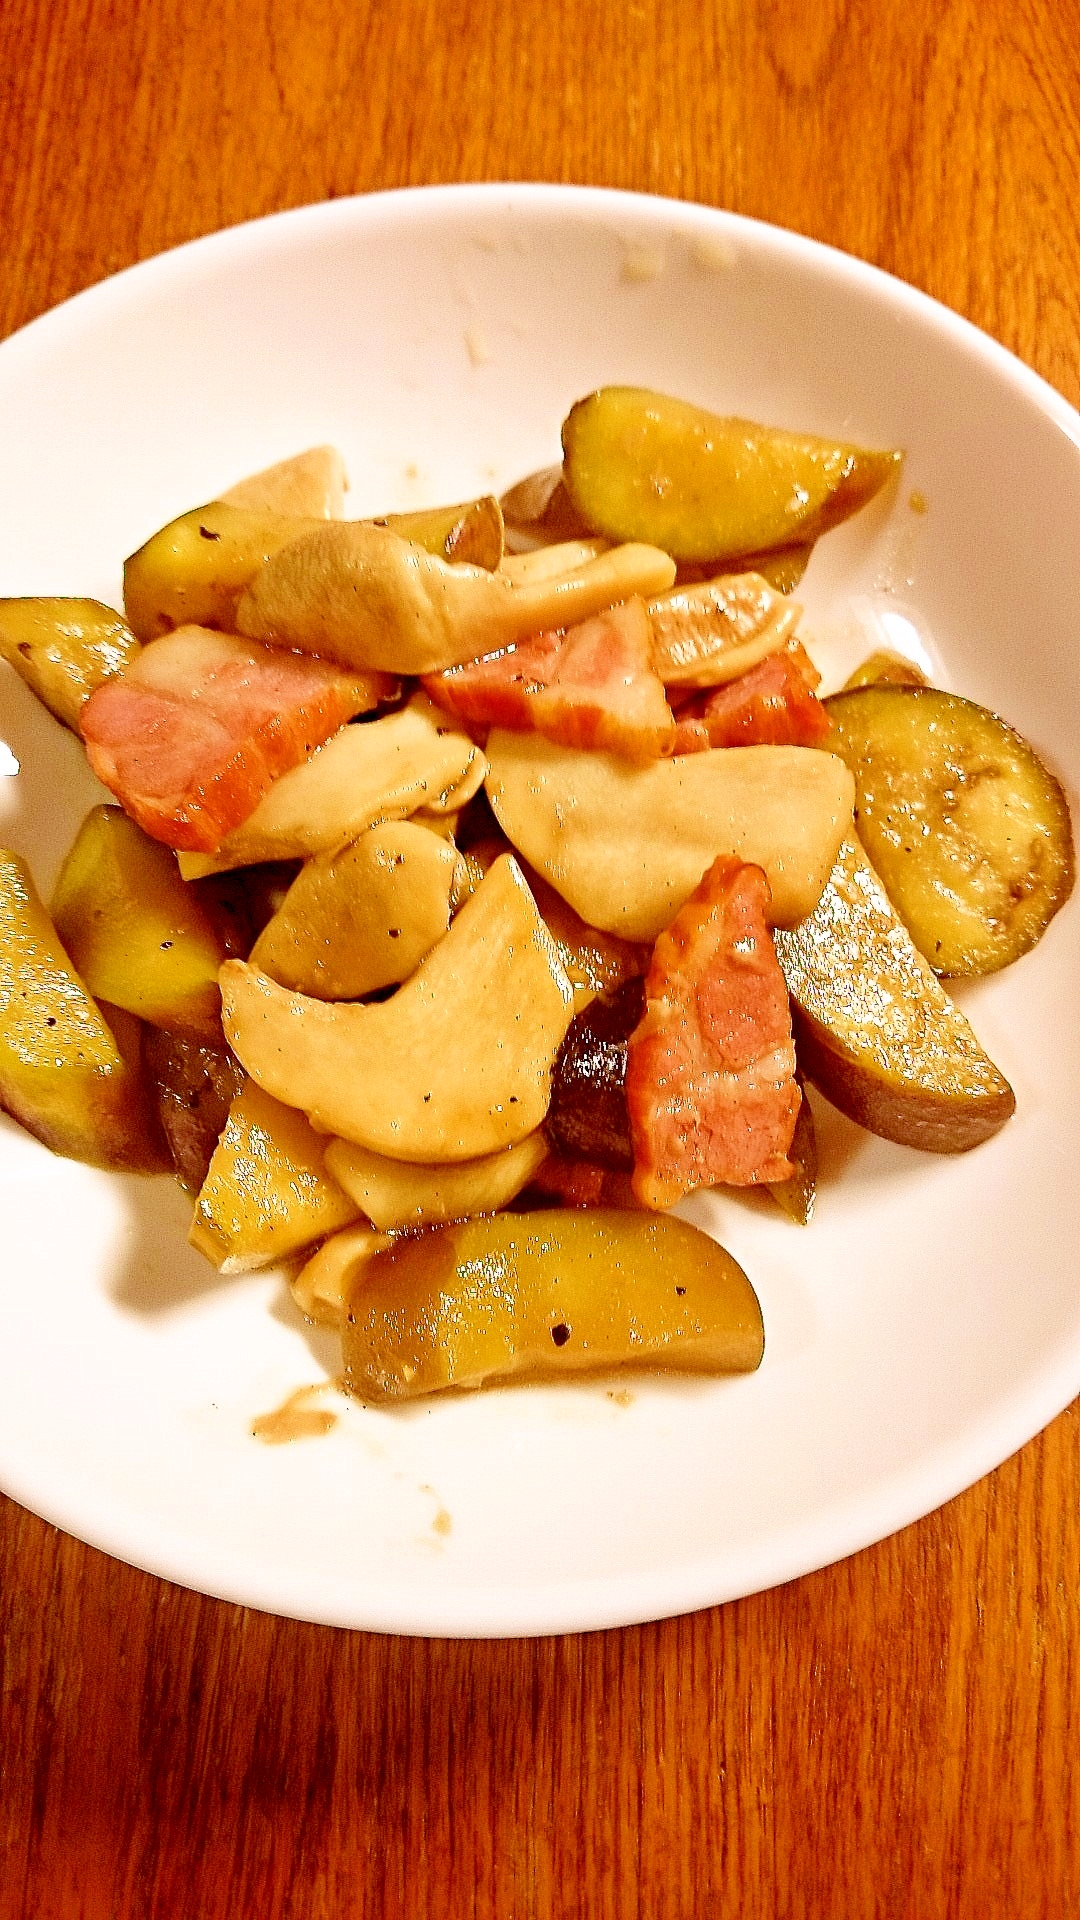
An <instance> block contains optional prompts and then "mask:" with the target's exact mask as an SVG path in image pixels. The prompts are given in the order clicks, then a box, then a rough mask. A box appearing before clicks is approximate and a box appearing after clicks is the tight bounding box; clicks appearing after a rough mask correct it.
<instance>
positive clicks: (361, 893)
mask: <svg viewBox="0 0 1080 1920" xmlns="http://www.w3.org/2000/svg"><path fill="white" fill-rule="evenodd" d="M460 863H461V856H460V854H459V853H458V852H457V849H456V848H455V847H454V846H453V845H452V844H451V842H450V841H448V840H444V839H442V838H440V836H439V835H438V834H437V833H433V832H432V831H431V828H430V827H422V826H417V825H416V823H415V822H414V821H412V820H389V821H385V822H384V823H382V824H381V825H379V826H377V827H370V828H369V829H368V831H367V833H362V834H361V835H360V838H359V839H358V840H355V841H354V842H353V844H352V846H350V847H344V848H342V850H341V852H340V853H321V854H317V855H316V856H315V858H314V859H312V860H307V861H305V863H304V865H303V866H302V867H301V869H300V872H299V873H298V874H297V876H296V879H295V880H294V881H293V883H292V886H291V887H290V888H289V891H288V893H287V894H286V895H285V898H284V900H283V901H282V904H281V906H280V907H279V909H278V911H277V912H276V913H275V914H274V916H273V918H272V919H271V920H269V921H268V922H267V924H266V926H265V927H264V928H263V930H262V932H261V933H260V935H259V937H258V939H257V940H256V942H255V945H254V946H253V947H252V949H251V953H250V954H249V956H248V958H249V959H250V961H251V964H252V966H255V967H258V968H259V969H260V971H261V972H263V973H267V974H269V976H270V978H271V980H276V981H277V982H278V985H279V986H282V987H292V988H293V989H294V991H296V992H297V993H309V994H314V996H315V998H316V999H318V1000H360V999H362V998H363V996H364V995H365V994H368V993H374V992H376V991H377V990H378V988H380V987H389V986H397V985H398V984H399V983H400V982H401V981H402V980H407V979H408V977H409V975H410V973H412V972H413V971H414V970H415V968H417V967H418V966H419V965H420V962H421V960H422V959H423V958H424V956H425V954H427V953H430V951H431V949H432V947H433V946H434V945H435V942H436V941H437V940H441V939H442V937H443V935H444V934H445V933H446V930H447V928H448V927H449V925H450V911H451V900H452V897H453V895H454V887H455V878H456V875H457V870H458V867H459V865H460Z"/></svg>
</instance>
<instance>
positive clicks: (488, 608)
mask: <svg viewBox="0 0 1080 1920" xmlns="http://www.w3.org/2000/svg"><path fill="white" fill-rule="evenodd" d="M674 578H675V566H674V562H673V561H671V560H669V558H668V556H667V554H665V553H661V552H660V550H659V549H658V548H656V547H648V546H641V545H632V544H631V545H626V546H623V547H615V548H612V550H611V551H610V552H608V553H602V554H600V555H599V556H598V557H597V558H595V559H591V560H589V561H587V562H586V564H585V565H584V566H579V567H575V568H572V569H570V570H569V571H568V572H566V573H565V574H560V575H559V576H557V577H556V578H553V579H548V578H542V579H540V580H538V581H535V582H528V581H527V582H525V583H524V584H522V585H521V586H517V585H515V584H514V582H513V581H512V580H510V579H508V578H507V576H506V575H505V574H503V573H501V572H499V573H491V572H487V571H485V569H484V568H482V567H475V566H470V565H466V564H464V563H462V564H451V563H450V562H448V561H446V560H444V559H442V558H441V557H439V556H437V555H435V554H431V553H426V552H425V551H424V550H423V548H422V547H420V546H418V545H416V544H415V542H412V541H409V540H403V539H402V538H401V537H400V535H399V534H397V533H394V532H393V531H392V530H391V529H389V528H388V527H378V526H372V525H369V524H367V523H365V522H363V521H358V520H339V521H334V522H328V523H327V524H326V525H325V526H319V527H316V528H314V529H313V530H311V531H308V532H306V533H304V534H303V535H302V536H301V537H300V538H299V539H297V540H294V541H293V542H291V544H290V545H289V546H287V547H283V548H281V549H280V550H279V551H278V552H276V553H274V554H272V555H271V556H270V557H269V558H268V559H267V561H266V564H265V565H264V566H262V567H260V569H259V571H258V572H257V573H256V574H255V575H254V576H253V578H252V579H251V582H250V585H249V586H248V588H247V591H246V592H245V593H244V595H243V597H242V598H241V600H240V604H239V608H238V610H237V630H238V631H239V632H240V633H243V634H247V635H249V636H250V637H251V638H254V639H261V640H266V641H270V642H272V643H274V644H277V645H279V646H286V647H298V648H300V649H301V650H302V651H303V652H307V653H318V654H322V655H324V656H325V657H327V658H329V659H332V660H338V661H340V662H342V663H343V664H346V665H350V666H357V665H364V666H368V667H380V668H384V669H385V670H386V671H387V672H389V673H411V674H418V673H437V672H440V671H441V670H442V669H443V668H445V667H455V666H460V665H461V664H462V662H463V661H465V660H474V659H476V658H477V656H478V655H480V654H485V653H495V652H497V651H498V650H499V649H500V648H501V647H506V646H512V645H514V644H515V643H516V642H517V641H520V640H523V639H525V638H526V637H527V636H528V635H529V634H533V633H540V632H541V631H543V630H544V629H546V628H549V627H565V626H570V625H571V624H573V623H574V622H575V621H579V620H587V619H589V618H590V617H591V616H592V615H593V614H596V613H601V612H603V610H604V609H605V608H607V607H610V606H614V605H615V604H616V602H617V601H620V600H625V599H627V598H629V596H630V595H631V594H640V595H642V596H648V595H651V594H656V593H662V592H663V591H664V589H665V588H666V587H670V586H671V584H672V582H673V581H674Z"/></svg>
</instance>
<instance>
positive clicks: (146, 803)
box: [79, 627, 394, 852]
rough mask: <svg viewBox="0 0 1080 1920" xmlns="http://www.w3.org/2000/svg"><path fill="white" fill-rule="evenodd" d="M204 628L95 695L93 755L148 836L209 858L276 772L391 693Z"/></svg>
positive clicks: (90, 731) (89, 748)
mask: <svg viewBox="0 0 1080 1920" xmlns="http://www.w3.org/2000/svg"><path fill="white" fill-rule="evenodd" d="M393 685H394V682H393V681H392V680H390V679H389V678H388V677H387V676H386V675H385V674H379V673H350V672H346V671H345V670H344V669H343V668H341V667H338V666H335V665H334V664H333V663H332V662H330V661H326V660H319V659H316V658H314V657H312V656H311V655H308V654H299V653H286V652H284V651H283V650H281V649H279V648H275V647H264V646H261V645H260V644H259V643H258V642H257V641H251V640H238V639H235V638H234V637H233V636H232V635H230V634H225V633H215V632H211V631H210V630H209V629H208V628H205V627H178V628H177V629H176V631H175V632H174V633H170V634H166V635H165V636H164V638H162V639H160V640H154V641H152V642H151V644H150V645H149V646H146V647H144V648H143V649H142V651H141V653H140V654H139V655H138V656H137V658H136V660H135V662H134V664H133V665H132V666H131V667H130V668H129V669H128V671H127V672H126V673H124V674H122V675H119V676H118V677H117V678H115V679H112V680H108V681H106V682H105V683H104V684H103V685H102V686H100V687H98V688H97V689H96V690H95V692H94V693H92V694H91V696H90V698H89V699H88V700H87V702H86V704H85V705H84V707H83V709H82V713H81V715H80V721H79V725H80V731H81V733H82V737H83V740H84V742H85V744H86V754H87V759H88V760H89V762H90V765H91V767H92V768H93V770H94V772H95V773H96V775H97V777H98V779H99V780H100V781H102V783H103V784H104V785H105V786H106V787H108V788H109V791H110V792H111V793H113V794H115V795H116V798H117V799H118V800H119V801H120V802H121V805H122V806H123V807H124V808H125V810H126V811H127V812H128V813H129V814H130V815H131V817H132V819H133V820H137V821H138V823H139V825H140V826H141V827H142V828H143V830H144V832H146V833H148V834H150V835H151V837H152V838H153V839H155V840H163V841H164V842H165V844H166V845H167V846H170V847H177V848H184V849H186V850H190V851H198V852H211V851H212V850H213V849H214V848H215V847H216V846H217V845H218V842H219V841H220V840H221V839H223V837H224V835H225V834H226V833H228V832H229V831H230V829H231V828H233V827H235V826H238V825H239V824H240V822H241V821H242V820H246V818H247V816H248V814H249V813H251V812H252V811H253V809H254V807H255V805H256V804H257V802H258V801H259V800H260V799H261V798H262V796H263V794H264V793H265V792H266V791H267V789H268V788H269V787H270V786H271V785H272V783H273V781H274V780H275V779H276V778H277V776H278V775H279V774H282V773H286V772H288V770H289V769H290V768H291V767H295V766H297V765H299V763H300V761H301V760H305V759H306V758H307V757H308V755H309V754H311V753H313V752H314V750H315V748H316V747H319V746H321V745H322V743H323V741H324V740H327V739H329V737H330V735H331V734H332V733H336V732H337V730H338V728H339V727H341V726H343V725H344V723H345V721H346V720H349V719H351V718H352V717H353V716H354V715H355V714H358V713H364V712H367V711H368V710H369V709H370V708H372V707H374V706H376V705H377V704H378V702H379V700H380V699H382V698H384V697H385V696H386V694H387V692H388V691H389V690H390V689H391V688H392V687H393Z"/></svg>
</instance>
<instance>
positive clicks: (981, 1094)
mask: <svg viewBox="0 0 1080 1920" xmlns="http://www.w3.org/2000/svg"><path fill="white" fill-rule="evenodd" d="M776 951H777V957H778V959H779V961H780V965H781V967H782V969H783V972H784V977H785V979H786V981H787V984H788V992H789V994H790V996H791V1005H792V1022H793V1026H794V1031H795V1048H796V1053H797V1056H798V1061H799V1070H800V1072H801V1073H802V1074H803V1075H804V1076H805V1078H806V1079H807V1080H810V1081H812V1082H813V1084H814V1085H815V1086H816V1087H818V1088H819V1089H820V1091H821V1092H822V1093H823V1094H824V1095H825V1097H826V1099H828V1100H831V1102H832V1104H833V1105H834V1106H835V1107H838V1108H839V1109H840V1111H841V1113H845V1114H846V1115H847V1116H848V1118H849V1119H850V1120H854V1121H856V1122H857V1123H858V1125H859V1126H861V1127H865V1128H866V1129H867V1131H868V1132H870V1133H876V1134H879V1135H880V1136H881V1137H882V1138H883V1139H885V1140H892V1141H895V1142H896V1143H897V1144H898V1145H900V1146H907V1147H919V1148H921V1149H922V1150H923V1151H924V1152H928V1153H966V1152H967V1151H968V1149H969V1148H971V1147H976V1146H978V1145H979V1144H980V1143H981V1142H982V1141H983V1140H988V1139H989V1138H990V1136H991V1135H992V1134H994V1133H997V1131H998V1129H999V1128H1000V1127H1003V1126H1004V1124H1005V1122H1006V1120H1008V1119H1009V1117H1010V1115H1011V1114H1012V1113H1013V1111H1014V1110H1015V1106H1016V1100H1015V1096H1014V1094H1013V1090H1012V1088H1011V1087H1010V1085H1009V1083H1008V1081H1007V1080H1006V1079H1005V1076H1004V1074H1002V1073H1001V1072H1000V1070H999V1069H998V1068H997V1067H996V1066H995V1064H994V1062H993V1061H992V1060H991V1059H990V1057H989V1055H988V1054H987V1053H986V1052H985V1051H984V1049H983V1048H982V1046H980V1044H979V1041H978V1039H977V1037H976V1035H975V1033H974V1032H973V1030H972V1028H971V1025H970V1023H969V1022H968V1020H967V1019H966V1018H965V1016H964V1014H963V1013H962V1012H961V1011H960V1009H959V1007H957V1006H955V1005H954V1003H953V1002H952V1000H950V998H949V996H948V995H947V994H946V992H945V989H944V988H943V986H942V985H941V982H940V981H939V980H938V979H937V977H936V975H935V974H934V972H933V970H932V969H931V967H930V965H929V963H928V962H927V961H926V960H925V959H924V957H923V955H922V954H921V953H919V952H918V950H917V948H916V947H915V945H914V943H913V941H912V940H911V937H910V935H909V934H908V932H907V930H906V928H905V927H904V925H903V923H902V921H901V920H900V918H899V916H898V914H897V913H896V911H895V908H894V907H893V906H892V904H891V902H890V901H889V898H888V895H887V894H886V892H885V889H884V887H883V886H882V884H881V881H880V879H879V878H878V875H877V874H876V873H875V872H874V869H873V867H872V866H871V864H870V862H869V860H868V859H867V857H866V854H865V853H864V852H863V849H862V847H861V846H860V845H859V843H858V841H857V840H856V839H855V838H854V837H852V838H851V839H849V840H847V841H845V843H844V845H843V846H842V847H841V849H840V856H839V858H838V860H837V862H836V865H835V867H834V869H833V872H832V874H831V875H830V878H829V884H828V886H827V887H826V889H825V891H824V893H823V894H822V896H821V899H820V900H819V902H818V904H817V907H816V908H815V909H814V912H813V913H812V914H810V915H809V916H808V917H807V919H806V920H804V921H803V923H802V925H801V926H799V927H796V928H795V929H794V931H792V932H780V933H778V934H777V935H776Z"/></svg>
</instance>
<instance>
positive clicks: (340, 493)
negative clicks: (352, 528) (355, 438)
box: [219, 447, 349, 520]
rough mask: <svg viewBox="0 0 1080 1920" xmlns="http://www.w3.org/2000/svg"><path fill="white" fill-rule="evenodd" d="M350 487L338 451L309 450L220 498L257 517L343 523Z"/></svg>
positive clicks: (254, 475)
mask: <svg viewBox="0 0 1080 1920" xmlns="http://www.w3.org/2000/svg"><path fill="white" fill-rule="evenodd" d="M348 484H349V483H348V480H347V479H346V477H345V462H344V460H343V459H342V457H341V455H340V453H339V452H338V450H337V448H336V447H308V448H307V449H306V450H305V451H304V452H303V453H294V454H292V455H290V457H289V458H288V459H286V460H277V461H275V463H274V465H273V466H272V467H263V468H261V469H260V471H259V472H258V473H251V474H248V475H247V477H246V478H245V479H243V480H238V481H237V483H236V485H235V487H229V488H228V489H227V491H226V492H225V493H223V494H221V495H220V496H219V497H220V498H221V499H222V500H224V502H225V504H226V506H230V507H250V508H253V509H254V510H255V512H257V513H285V514H303V515H305V516H308V515H310V516H311V518H312V519H317V520H340V519H341V516H342V514H343V513H344V511H345V492H346V489H347V487H348Z"/></svg>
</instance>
